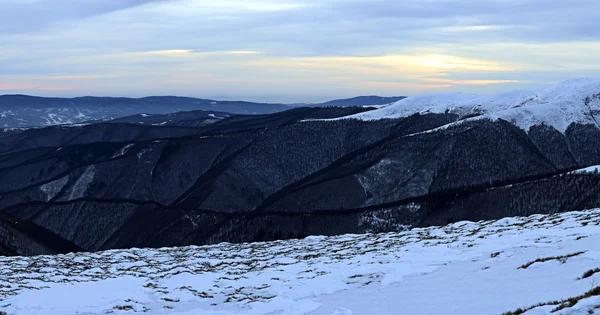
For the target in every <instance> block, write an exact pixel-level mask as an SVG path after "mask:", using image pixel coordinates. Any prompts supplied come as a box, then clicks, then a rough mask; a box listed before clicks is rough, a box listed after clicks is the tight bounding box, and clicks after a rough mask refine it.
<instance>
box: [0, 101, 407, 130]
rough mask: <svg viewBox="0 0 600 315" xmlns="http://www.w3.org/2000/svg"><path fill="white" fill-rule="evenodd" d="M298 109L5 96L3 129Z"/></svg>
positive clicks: (0, 118)
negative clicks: (197, 113)
mask: <svg viewBox="0 0 600 315" xmlns="http://www.w3.org/2000/svg"><path fill="white" fill-rule="evenodd" d="M393 99H396V98H381V97H377V96H365V97H357V98H352V99H347V100H335V101H331V102H327V103H322V104H306V105H303V106H314V107H321V106H342V107H344V106H359V105H380V104H388V103H391V102H393ZM295 107H297V106H292V105H286V104H269V103H254V102H244V101H217V100H210V99H199V98H191V97H176V96H152V97H144V98H124V97H75V98H47V97H36V96H27V95H1V96H0V128H2V127H3V128H18V127H32V126H50V125H60V124H73V123H81V122H88V121H92V120H109V119H116V118H121V117H126V116H132V115H138V114H148V115H164V114H171V113H177V112H182V111H198V110H202V111H211V112H219V113H229V114H243V115H260V114H271V113H276V112H281V111H285V110H289V109H292V108H295ZM221 116H223V115H221ZM159 119H160V118H159ZM147 120H150V119H147ZM156 123H160V122H156Z"/></svg>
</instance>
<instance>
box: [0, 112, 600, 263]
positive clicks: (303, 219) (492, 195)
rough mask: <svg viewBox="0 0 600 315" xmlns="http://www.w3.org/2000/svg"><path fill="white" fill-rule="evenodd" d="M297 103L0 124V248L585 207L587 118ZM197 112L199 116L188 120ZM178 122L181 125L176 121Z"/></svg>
mask: <svg viewBox="0 0 600 315" xmlns="http://www.w3.org/2000/svg"><path fill="white" fill-rule="evenodd" d="M366 110H369V109H365V108H299V109H296V110H292V111H287V112H282V113H277V114H272V115H262V116H261V115H259V116H232V117H221V118H219V120H218V121H216V122H211V123H200V122H199V123H194V119H188V118H189V114H185V115H184V116H185V119H173V121H172V122H171V123H168V124H164V125H162V126H153V125H152V124H150V125H147V124H139V123H124V122H120V123H99V124H91V125H87V126H78V127H77V126H72V127H49V128H44V129H31V130H24V131H10V132H4V133H0V177H1V178H2V180H1V181H0V236H2V237H0V240H2V242H0V252H1V253H3V254H9V255H15V254H23V255H31V254H43V253H55V252H68V251H78V250H86V251H96V250H102V249H109V248H122V247H145V246H150V247H157V246H173V245H187V244H209V243H216V242H223V241H230V242H242V241H262V240H270V239H280V238H294V237H304V236H307V235H314V234H325V235H333V234H341V233H363V232H381V231H393V230H399V229H403V228H405V227H407V226H425V225H437V224H445V223H447V222H453V221H457V220H464V219H469V220H479V219H492V218H500V217H504V216H508V215H511V216H512V215H526V214H532V213H553V212H560V211H568V210H578V209H584V208H590V207H598V206H600V197H599V196H600V185H599V184H600V175H598V174H594V173H581V174H579V173H577V174H576V173H571V171H573V170H576V169H580V168H584V167H588V166H592V165H600V129H598V128H597V127H596V126H594V125H584V124H577V123H573V124H572V125H571V126H570V127H569V128H568V130H567V131H566V132H564V133H561V132H559V131H557V130H556V129H554V128H553V127H551V126H547V125H541V126H536V127H533V128H531V129H530V130H528V131H525V130H523V129H521V128H519V127H517V126H515V125H514V124H512V123H509V122H507V121H504V120H501V119H500V120H495V121H493V120H487V119H479V120H474V121H465V122H464V123H462V124H457V125H451V126H449V127H447V128H439V129H435V128H437V127H440V126H444V125H447V124H449V123H452V122H454V121H456V120H457V119H460V117H459V116H458V115H456V114H452V113H448V114H415V115H411V116H408V117H403V118H396V119H381V120H373V121H362V120H357V119H341V120H321V119H325V118H335V117H341V116H347V115H352V114H356V113H359V112H364V111H366ZM197 119H198V121H203V119H206V117H199V118H197ZM182 122H183V123H182Z"/></svg>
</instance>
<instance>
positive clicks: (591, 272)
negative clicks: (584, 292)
mask: <svg viewBox="0 0 600 315" xmlns="http://www.w3.org/2000/svg"><path fill="white" fill-rule="evenodd" d="M598 272H600V268H596V269H590V270H588V271H586V272H584V273H583V275H582V276H581V278H579V280H581V279H586V278H589V277H591V276H593V275H594V274H595V273H598Z"/></svg>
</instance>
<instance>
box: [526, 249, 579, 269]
mask: <svg viewBox="0 0 600 315" xmlns="http://www.w3.org/2000/svg"><path fill="white" fill-rule="evenodd" d="M583 253H585V252H576V253H573V254H569V255H562V256H552V257H544V258H538V259H536V260H533V261H530V262H528V263H526V264H524V265H521V267H519V268H518V269H527V268H529V267H530V266H531V265H533V264H535V263H543V262H547V261H550V260H558V261H560V262H561V263H563V264H564V263H565V262H566V261H567V260H568V259H569V258H572V257H575V256H579V255H581V254H583Z"/></svg>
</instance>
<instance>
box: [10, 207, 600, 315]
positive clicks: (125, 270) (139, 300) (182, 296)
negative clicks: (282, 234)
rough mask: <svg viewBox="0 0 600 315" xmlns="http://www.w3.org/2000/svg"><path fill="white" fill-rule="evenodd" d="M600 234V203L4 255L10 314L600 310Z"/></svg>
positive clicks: (323, 314)
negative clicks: (576, 208) (437, 222)
mask: <svg viewBox="0 0 600 315" xmlns="http://www.w3.org/2000/svg"><path fill="white" fill-rule="evenodd" d="M599 242H600V210H599V209H596V210H588V211H581V212H571V213H563V214H553V215H534V216H530V217H516V218H505V219H501V220H496V221H480V222H457V223H454V224H451V225H447V226H443V227H430V228H423V229H413V230H410V231H406V232H401V233H387V234H368V235H344V236H338V237H320V236H319V237H309V238H307V239H304V240H294V241H278V242H269V243H253V244H237V245H234V244H219V245H214V246H204V247H195V246H192V247H182V248H162V249H155V250H153V249H131V250H112V251H106V252H98V253H85V254H84V253H81V254H68V255H58V256H39V257H12V258H0V311H4V312H6V313H7V314H11V315H12V314H15V315H18V314H30V315H34V314H44V315H54V314H56V315H64V314H75V313H79V314H83V313H85V314H88V313H89V314H107V313H111V314H131V313H144V314H149V315H150V314H190V315H191V314H213V315H217V314H219V315H224V314H253V315H259V314H265V315H266V314H294V315H301V314H306V315H369V314H406V315H412V314H415V315H417V314H449V315H452V314H477V315H479V314H502V313H505V312H514V314H521V312H525V314H532V315H533V314H557V315H560V314H563V315H564V314H596V313H600V288H599V287H596V285H597V284H598V281H600V278H599V277H600V273H596V270H597V268H598V267H600V248H599V247H598V243H599ZM538 304H539V306H535V305H538ZM519 308H522V309H520V310H518V309H519ZM511 314H513V313H511Z"/></svg>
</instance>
